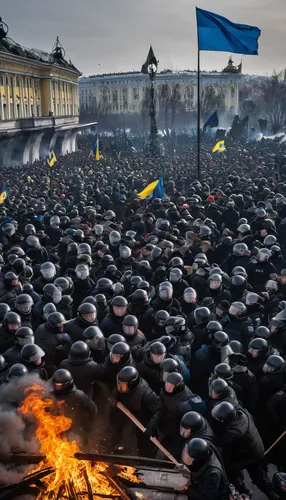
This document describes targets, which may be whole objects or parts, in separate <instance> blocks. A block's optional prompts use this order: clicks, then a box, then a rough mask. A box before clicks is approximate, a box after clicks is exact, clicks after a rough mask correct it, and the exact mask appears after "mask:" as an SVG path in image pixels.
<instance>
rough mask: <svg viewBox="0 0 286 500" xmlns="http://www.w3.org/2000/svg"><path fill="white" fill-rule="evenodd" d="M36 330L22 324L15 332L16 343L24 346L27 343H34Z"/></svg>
mask: <svg viewBox="0 0 286 500" xmlns="http://www.w3.org/2000/svg"><path fill="white" fill-rule="evenodd" d="M34 341H35V337H34V332H33V330H31V328H29V327H28V326H20V328H18V330H17V331H16V332H15V344H18V345H19V346H21V347H23V346H24V345H26V344H34Z"/></svg>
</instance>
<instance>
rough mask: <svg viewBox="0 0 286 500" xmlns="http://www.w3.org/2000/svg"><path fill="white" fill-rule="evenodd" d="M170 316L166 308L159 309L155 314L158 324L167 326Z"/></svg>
mask: <svg viewBox="0 0 286 500" xmlns="http://www.w3.org/2000/svg"><path fill="white" fill-rule="evenodd" d="M169 317H170V315H169V313H168V312H167V311H165V310H164V309H162V310H160V311H157V312H156V315H155V323H156V325H158V326H165V322H166V320H167V319H168V318H169Z"/></svg>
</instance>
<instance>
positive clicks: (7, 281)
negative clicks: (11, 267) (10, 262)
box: [4, 271, 19, 288]
mask: <svg viewBox="0 0 286 500" xmlns="http://www.w3.org/2000/svg"><path fill="white" fill-rule="evenodd" d="M4 285H5V287H7V288H15V287H17V286H18V285H19V280H18V276H17V275H16V274H15V273H13V272H12V271H9V272H8V273H6V274H5V275H4Z"/></svg>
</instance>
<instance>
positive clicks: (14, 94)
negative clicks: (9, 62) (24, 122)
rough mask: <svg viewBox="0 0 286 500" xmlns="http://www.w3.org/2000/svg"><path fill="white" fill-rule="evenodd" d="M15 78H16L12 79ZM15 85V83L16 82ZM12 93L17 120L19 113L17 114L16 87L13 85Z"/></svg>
mask: <svg viewBox="0 0 286 500" xmlns="http://www.w3.org/2000/svg"><path fill="white" fill-rule="evenodd" d="M12 78H14V77H12ZM14 84H15V81H14ZM12 92H13V94H12V95H13V109H14V120H17V118H18V113H17V102H16V87H15V85H13V87H12Z"/></svg>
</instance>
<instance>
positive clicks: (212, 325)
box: [206, 320, 222, 335]
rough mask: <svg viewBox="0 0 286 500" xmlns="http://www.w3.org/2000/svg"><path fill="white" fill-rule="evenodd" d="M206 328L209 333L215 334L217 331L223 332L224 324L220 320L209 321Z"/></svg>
mask: <svg viewBox="0 0 286 500" xmlns="http://www.w3.org/2000/svg"><path fill="white" fill-rule="evenodd" d="M206 330H207V332H208V334H210V335H213V334H214V333H215V332H221V331H222V326H221V324H220V322H219V321H214V320H212V321H209V322H208V324H207V326H206Z"/></svg>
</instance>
